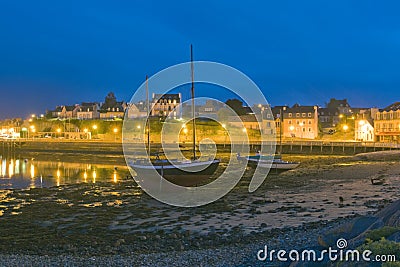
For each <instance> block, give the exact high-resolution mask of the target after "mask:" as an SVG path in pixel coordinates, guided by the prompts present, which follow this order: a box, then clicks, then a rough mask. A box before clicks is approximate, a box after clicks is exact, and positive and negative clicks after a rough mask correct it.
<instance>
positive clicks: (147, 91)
mask: <svg viewBox="0 0 400 267" xmlns="http://www.w3.org/2000/svg"><path fill="white" fill-rule="evenodd" d="M146 106H147V107H146V108H147V150H148V155H149V156H150V101H149V77H148V76H147V75H146Z"/></svg>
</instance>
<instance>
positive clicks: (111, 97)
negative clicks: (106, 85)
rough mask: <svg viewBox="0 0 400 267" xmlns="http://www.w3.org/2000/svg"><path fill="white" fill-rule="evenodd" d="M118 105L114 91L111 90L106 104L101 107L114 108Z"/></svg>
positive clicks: (105, 100) (105, 101)
mask: <svg viewBox="0 0 400 267" xmlns="http://www.w3.org/2000/svg"><path fill="white" fill-rule="evenodd" d="M116 105H117V98H116V97H115V95H114V93H113V92H109V93H108V94H107V96H106V98H105V99H104V104H103V106H102V107H101V108H102V109H108V108H113V107H115V106H116Z"/></svg>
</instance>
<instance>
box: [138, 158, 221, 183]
mask: <svg viewBox="0 0 400 267" xmlns="http://www.w3.org/2000/svg"><path fill="white" fill-rule="evenodd" d="M219 163H220V160H218V159H215V160H212V161H205V162H195V163H194V164H190V163H189V164H177V163H175V165H177V166H179V167H180V168H177V167H175V166H174V165H172V164H170V163H168V162H160V163H154V164H153V165H152V166H149V165H138V164H132V165H131V167H132V168H133V169H134V170H135V172H136V173H137V174H138V175H139V176H140V177H143V178H145V177H146V176H149V175H151V174H153V173H154V169H155V170H156V171H157V173H158V174H160V175H161V176H162V177H163V178H165V179H166V180H168V181H170V182H171V183H174V184H176V185H181V186H196V185H200V184H204V182H206V181H207V180H208V179H209V178H210V177H211V176H212V175H213V174H214V173H215V171H216V170H217V168H218V166H219ZM193 165H194V166H195V167H196V168H199V167H200V168H204V169H202V170H200V171H195V170H196V169H195V167H194V166H193Z"/></svg>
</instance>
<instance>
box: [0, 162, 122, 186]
mask: <svg viewBox="0 0 400 267" xmlns="http://www.w3.org/2000/svg"><path fill="white" fill-rule="evenodd" d="M0 160H1V177H0V189H28V188H42V187H52V186H60V185H66V184H76V183H96V182H110V183H116V182H118V181H120V180H121V179H122V178H125V177H126V176H127V174H128V170H127V167H126V166H123V165H122V166H117V165H106V164H96V163H95V162H93V164H87V163H79V162H78V161H79V159H77V162H64V161H42V160H35V159H32V158H31V159H22V158H7V157H5V156H2V155H0Z"/></svg>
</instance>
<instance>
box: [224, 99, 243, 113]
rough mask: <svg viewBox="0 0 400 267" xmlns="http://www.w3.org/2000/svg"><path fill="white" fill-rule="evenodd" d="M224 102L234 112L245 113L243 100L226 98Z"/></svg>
mask: <svg viewBox="0 0 400 267" xmlns="http://www.w3.org/2000/svg"><path fill="white" fill-rule="evenodd" d="M225 104H227V105H228V106H229V107H230V108H231V109H233V111H235V112H236V114H237V115H239V116H240V115H245V114H246V110H245V108H244V107H243V102H242V101H240V100H239V99H228V100H227V101H226V102H225Z"/></svg>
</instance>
